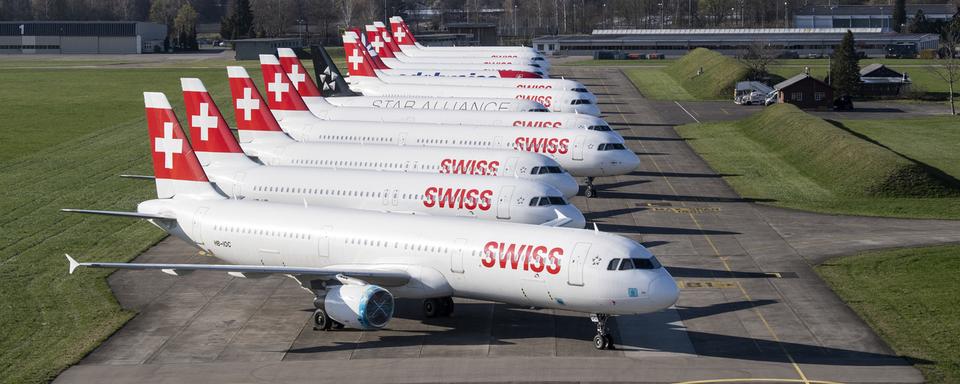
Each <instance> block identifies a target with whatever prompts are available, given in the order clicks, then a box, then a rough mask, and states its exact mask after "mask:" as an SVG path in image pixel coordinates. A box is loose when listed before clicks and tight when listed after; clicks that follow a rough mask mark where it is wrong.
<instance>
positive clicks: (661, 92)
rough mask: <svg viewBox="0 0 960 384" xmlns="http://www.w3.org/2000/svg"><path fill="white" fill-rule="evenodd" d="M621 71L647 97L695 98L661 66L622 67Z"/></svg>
mask: <svg viewBox="0 0 960 384" xmlns="http://www.w3.org/2000/svg"><path fill="white" fill-rule="evenodd" d="M623 73H624V74H626V75H627V77H628V78H630V81H632V82H633V84H634V85H636V87H637V89H639V90H640V93H641V94H643V97H646V98H648V99H652V100H680V101H683V100H697V98H696V97H693V95H691V94H690V93H689V92H687V90H686V89H684V88H683V87H682V86H680V84H679V83H677V81H676V80H674V79H673V78H672V77H670V75H667V74H666V72H664V71H663V70H662V69H661V68H630V69H624V70H623Z"/></svg>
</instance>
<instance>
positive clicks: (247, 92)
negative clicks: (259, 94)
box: [237, 88, 260, 121]
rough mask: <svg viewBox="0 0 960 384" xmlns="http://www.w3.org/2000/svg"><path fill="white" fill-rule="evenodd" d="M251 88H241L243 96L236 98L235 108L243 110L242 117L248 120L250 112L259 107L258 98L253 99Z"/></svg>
mask: <svg viewBox="0 0 960 384" xmlns="http://www.w3.org/2000/svg"><path fill="white" fill-rule="evenodd" d="M252 95H253V89H252V88H244V89H243V98H242V99H237V109H242V110H243V119H244V120H246V121H250V119H251V116H250V112H251V111H253V110H255V109H260V100H257V99H254V98H253V97H252Z"/></svg>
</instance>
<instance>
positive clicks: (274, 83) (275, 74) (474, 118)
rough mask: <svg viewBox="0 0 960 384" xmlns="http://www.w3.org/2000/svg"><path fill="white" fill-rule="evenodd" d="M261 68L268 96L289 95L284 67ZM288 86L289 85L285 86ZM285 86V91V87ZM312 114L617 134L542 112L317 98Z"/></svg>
mask: <svg viewBox="0 0 960 384" xmlns="http://www.w3.org/2000/svg"><path fill="white" fill-rule="evenodd" d="M260 68H261V70H262V71H263V74H264V76H265V77H264V84H265V86H266V87H267V92H268V93H269V94H270V95H269V96H273V97H272V99H276V98H277V96H276V92H279V91H283V92H286V91H287V90H288V89H289V88H292V89H293V91H294V92H296V91H297V90H296V87H292V81H290V80H289V79H288V78H289V77H290V76H285V75H284V73H285V72H284V70H283V66H282V65H280V63H279V61H278V60H277V58H276V57H275V56H273V55H260ZM285 84H286V85H285ZM285 87H286V88H285ZM303 100H304V102H306V103H307V107H308V108H309V109H310V112H313V114H314V115H316V116H317V117H319V118H321V119H324V120H335V121H376V122H403V123H427V124H444V125H450V124H455V125H463V124H472V125H489V126H510V127H538V128H539V127H542V128H574V129H585V130H591V131H607V132H611V133H614V134H616V133H615V132H613V130H612V129H611V128H610V125H609V124H607V122H606V121H604V120H603V119H601V118H599V117H596V116H591V115H585V114H579V113H555V112H551V113H541V112H506V111H503V112H494V113H490V112H482V111H469V110H457V111H443V110H425V109H412V110H411V109H403V108H361V107H336V106H334V105H333V104H330V102H329V101H328V99H326V98H324V97H322V96H319V95H316V96H310V97H308V98H305V99H303Z"/></svg>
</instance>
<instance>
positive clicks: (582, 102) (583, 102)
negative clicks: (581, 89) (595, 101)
mask: <svg viewBox="0 0 960 384" xmlns="http://www.w3.org/2000/svg"><path fill="white" fill-rule="evenodd" d="M582 104H590V100H587V99H574V100H573V101H571V102H570V105H582Z"/></svg>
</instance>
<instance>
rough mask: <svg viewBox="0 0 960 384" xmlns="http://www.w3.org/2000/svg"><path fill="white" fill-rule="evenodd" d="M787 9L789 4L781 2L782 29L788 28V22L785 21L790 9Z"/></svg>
mask: <svg viewBox="0 0 960 384" xmlns="http://www.w3.org/2000/svg"><path fill="white" fill-rule="evenodd" d="M788 7H789V3H788V2H786V1H784V2H783V27H784V28H790V22H789V21H787V15H788V14H789V13H790V8H788Z"/></svg>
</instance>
